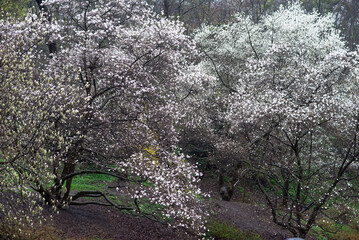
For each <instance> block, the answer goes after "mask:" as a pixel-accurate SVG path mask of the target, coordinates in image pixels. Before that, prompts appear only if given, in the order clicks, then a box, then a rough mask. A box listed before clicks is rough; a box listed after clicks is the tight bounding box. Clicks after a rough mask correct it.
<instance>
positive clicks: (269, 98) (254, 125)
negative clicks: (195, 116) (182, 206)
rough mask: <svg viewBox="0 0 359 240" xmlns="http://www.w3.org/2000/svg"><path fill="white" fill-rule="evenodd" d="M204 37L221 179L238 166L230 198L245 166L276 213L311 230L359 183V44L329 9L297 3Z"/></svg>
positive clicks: (208, 30) (226, 193)
mask: <svg viewBox="0 0 359 240" xmlns="http://www.w3.org/2000/svg"><path fill="white" fill-rule="evenodd" d="M196 39H197V41H198V42H199V44H200V45H201V47H202V48H203V56H204V57H205V60H204V61H203V62H202V66H203V68H204V69H205V70H206V71H207V73H208V74H211V75H212V76H214V77H215V78H216V81H215V82H213V80H212V81H211V82H209V83H207V86H210V90H209V91H207V93H209V94H205V95H204V96H203V95H201V96H202V98H204V99H206V101H207V105H211V106H213V107H212V109H211V111H207V116H208V118H209V119H211V120H212V123H213V124H212V126H213V129H214V130H212V131H211V132H212V134H215V135H217V138H218V139H221V141H220V142H219V143H217V144H216V148H217V152H219V153H221V151H226V152H227V156H228V157H227V158H226V159H220V158H218V159H217V160H220V161H218V164H219V166H220V168H222V170H221V174H222V175H221V174H220V179H221V178H222V182H221V181H220V184H224V182H223V172H225V169H227V172H229V173H230V174H232V175H230V176H231V180H230V182H229V183H228V186H222V188H221V191H222V192H221V193H222V196H223V199H225V200H229V199H230V197H231V195H232V194H233V187H234V186H235V184H236V183H238V180H239V177H240V173H241V172H242V170H243V167H244V166H245V167H247V168H249V169H250V170H251V172H253V173H254V174H255V176H256V178H257V182H258V185H259V187H260V189H261V191H262V192H263V194H264V196H265V198H266V200H267V203H268V205H269V206H270V208H271V209H272V214H273V220H274V222H276V223H277V224H279V225H281V226H283V227H285V228H287V229H289V230H290V231H291V232H292V233H293V234H294V235H296V236H300V237H305V235H306V234H307V233H308V231H309V230H310V229H311V227H312V226H313V224H314V222H315V220H316V218H317V216H318V215H321V216H324V215H325V214H327V213H326V212H325V209H327V208H328V206H332V205H334V206H335V204H340V202H343V200H341V201H337V200H338V199H339V198H341V199H345V200H346V201H347V200H348V196H350V194H351V192H352V191H353V188H352V187H353V186H352V185H351V184H350V179H352V178H350V177H349V176H356V172H357V166H358V165H357V162H358V154H359V152H358V142H357V134H358V120H359V119H358V107H357V96H358V95H357V89H356V88H357V84H358V83H357V79H358V76H357V74H358V66H359V65H358V63H359V62H358V55H357V53H356V52H348V51H347V49H346V48H345V47H344V42H343V41H342V40H341V38H340V36H339V33H338V32H337V31H336V30H335V29H334V27H333V24H332V16H331V15H328V16H324V17H320V16H319V15H318V14H317V13H311V14H308V13H306V12H305V11H304V10H302V8H301V6H300V5H299V4H298V3H296V4H293V5H291V6H289V7H288V8H285V9H284V8H281V9H280V10H278V11H277V12H275V13H273V14H272V15H268V16H266V17H264V18H263V20H262V21H260V22H259V23H257V24H255V23H253V22H252V21H251V20H249V19H248V18H246V17H242V16H237V17H236V20H235V21H234V22H233V23H231V24H228V25H222V26H218V27H214V26H205V27H203V28H202V29H201V30H200V31H198V32H197V34H196ZM216 122H217V123H218V122H219V123H220V125H218V124H215V123H216ZM228 152H229V153H228ZM231 154H232V156H234V157H233V158H232V159H229V158H231ZM222 156H223V155H222ZM224 156H226V155H224ZM223 169H224V170H223ZM347 203H348V202H347Z"/></svg>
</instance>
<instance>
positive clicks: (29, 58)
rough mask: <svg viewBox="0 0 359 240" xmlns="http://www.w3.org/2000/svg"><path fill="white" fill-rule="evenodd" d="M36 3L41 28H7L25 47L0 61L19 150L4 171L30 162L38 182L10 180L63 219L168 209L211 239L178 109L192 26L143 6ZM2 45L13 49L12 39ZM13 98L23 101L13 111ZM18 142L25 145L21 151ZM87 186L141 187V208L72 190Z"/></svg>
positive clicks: (35, 22)
mask: <svg viewBox="0 0 359 240" xmlns="http://www.w3.org/2000/svg"><path fill="white" fill-rule="evenodd" d="M37 3H38V4H39V7H40V10H41V14H42V15H43V16H44V17H43V18H41V19H35V17H34V16H30V17H29V19H31V21H32V24H31V25H29V24H28V23H26V22H19V23H18V25H19V26H20V27H23V28H20V29H17V28H16V27H17V26H18V25H12V24H7V25H6V26H5V25H4V26H5V27H4V32H5V30H6V29H11V31H10V33H11V34H15V35H14V36H12V35H11V34H9V35H11V36H10V37H9V38H13V39H14V41H17V36H18V37H19V38H21V40H22V41H21V42H18V44H22V43H23V45H20V46H19V47H17V46H15V47H17V48H16V49H15V51H14V54H15V55H11V54H10V53H8V52H11V51H12V50H13V49H12V48H13V45H12V43H14V41H13V42H8V43H9V44H8V45H7V46H9V47H8V49H5V50H6V54H7V55H6V54H5V53H4V55H3V57H2V59H4V60H3V61H4V62H5V63H6V64H7V65H1V67H2V68H1V70H2V71H9V72H10V73H9V74H12V75H11V76H12V79H15V80H16V81H12V80H8V81H7V80H6V79H9V78H6V77H4V78H2V79H4V80H3V82H2V84H4V85H5V86H6V88H2V89H1V91H4V92H7V94H8V95H2V99H1V101H4V103H3V104H2V105H1V106H2V107H3V109H4V110H1V111H5V113H6V114H5V113H4V114H1V119H2V120H4V124H3V121H2V122H1V124H2V125H1V133H0V134H1V137H2V138H1V142H8V143H9V144H8V145H6V144H5V145H2V146H6V147H2V148H1V151H2V152H0V154H1V155H0V157H1V159H3V160H2V162H1V163H0V164H2V165H4V166H12V163H13V161H15V160H16V161H19V164H25V163H26V161H29V160H30V159H31V164H29V166H23V167H27V168H28V169H27V170H28V171H23V170H22V171H18V172H16V171H15V170H14V171H15V172H13V173H12V174H15V173H16V174H17V175H18V176H19V178H20V177H21V179H22V178H24V179H25V178H26V179H27V180H28V181H27V182H29V184H30V185H28V184H27V182H26V183H25V182H20V183H19V185H18V186H22V187H26V186H31V187H32V189H34V190H35V191H37V192H39V193H40V194H41V196H42V197H43V198H44V200H45V202H46V203H48V204H50V205H55V206H56V207H59V208H63V207H66V206H68V205H86V204H98V205H105V206H114V207H117V208H118V209H122V210H137V211H140V209H141V208H140V206H139V200H141V199H145V200H148V201H151V202H153V203H156V204H159V205H162V206H164V207H165V209H166V213H165V214H166V217H168V219H172V220H173V221H174V225H175V226H180V227H185V228H191V229H193V230H194V231H195V232H197V233H199V232H201V231H203V218H202V217H203V212H202V211H201V209H200V206H199V200H198V195H199V194H201V193H200V191H199V189H198V188H197V187H196V186H195V183H196V181H197V177H198V176H199V175H200V174H199V172H198V171H197V170H196V169H195V167H193V166H192V165H191V164H189V163H188V162H186V160H185V159H184V158H183V156H182V155H181V154H180V153H178V152H176V144H177V133H176V131H175V129H174V125H175V124H176V123H177V122H178V121H179V120H180V119H181V117H182V115H183V114H184V113H183V111H185V110H184V108H183V107H182V106H181V105H180V103H178V101H177V100H178V98H179V97H180V96H182V92H181V91H180V89H181V86H182V85H181V79H184V75H185V74H184V73H186V72H188V66H189V63H190V62H191V61H192V60H191V55H192V54H195V52H196V51H195V46H194V43H193V42H192V41H191V40H190V39H189V38H188V37H187V36H186V35H185V34H184V31H185V30H184V28H183V27H182V25H181V24H180V23H179V22H174V21H170V20H167V19H163V18H160V17H158V16H156V15H155V14H153V13H152V11H151V8H150V7H149V6H148V5H147V4H146V3H145V2H143V1H125V0H116V1H115V0H108V1H103V0H99V1H93V0H91V1H90V0H89V1H72V0H71V1H70V0H47V1H43V2H42V1H37ZM29 21H30V20H29ZM31 26H34V27H31ZM28 33H31V34H28ZM4 34H5V33H4ZM6 34H8V33H6ZM16 34H18V35H16ZM4 36H6V35H4ZM30 36H31V37H32V38H31V37H30ZM1 40H2V41H4V42H7V38H3V36H2V35H1ZM26 46H28V49H27V48H26ZM46 46H47V47H46ZM5 50H4V51H5ZM21 50H26V52H25V53H24V54H23V55H21V54H22V52H21ZM23 56H26V57H23ZM13 58H14V60H12V59H13ZM10 60H11V61H15V63H16V64H18V65H19V66H20V67H17V66H18V65H15V64H14V63H12V62H11V61H10ZM16 61H17V62H16ZM6 66H10V67H12V70H9V69H8V68H6ZM21 67H23V68H24V70H22V68H21ZM25 77H26V80H28V81H27V82H26V81H25V80H22V79H23V78H25ZM183 81H184V80H183ZM10 88H11V89H10ZM15 90H16V91H15ZM11 91H14V92H16V93H18V97H16V95H14V97H13V99H14V100H13V102H12V104H13V105H10V104H9V103H8V102H9V100H10V99H12V98H10V95H11V94H10V93H11ZM3 96H9V99H7V98H3ZM12 106H14V107H12ZM22 124H23V125H24V126H23V125H22ZM8 125H9V126H12V127H9V126H8ZM9 131H15V132H16V131H19V134H13V133H11V132H9ZM32 131H34V132H32ZM16 136H19V137H21V141H23V142H21V141H19V140H17V139H14V140H12V138H15V137H16ZM16 141H18V142H16ZM26 141H29V143H27V142H26ZM15 146H16V147H17V148H16V147H15ZM3 148H4V149H5V150H2V149H3ZM33 148H34V149H33ZM25 150H26V152H24V151H25ZM17 154H18V155H17ZM12 158H14V159H15V160H11V159H12ZM88 163H90V165H89V164H88ZM9 164H10V165H9ZM88 166H93V168H89V167H88ZM84 174H105V175H110V176H114V177H117V178H118V179H119V180H123V181H133V182H137V183H139V184H133V185H131V186H134V188H136V189H134V190H133V191H132V192H133V196H132V197H133V200H134V206H135V207H132V206H127V205H119V204H117V203H115V201H113V200H111V199H110V198H108V197H107V196H106V194H105V193H104V192H101V191H79V192H76V193H72V191H71V184H72V179H73V178H74V177H77V176H80V175H84ZM9 179H13V178H9ZM143 182H147V183H149V184H150V185H152V187H145V186H142V185H141V183H143ZM84 197H102V198H103V201H98V202H95V201H90V202H89V201H85V200H80V199H81V198H84Z"/></svg>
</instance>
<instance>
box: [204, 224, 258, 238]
mask: <svg viewBox="0 0 359 240" xmlns="http://www.w3.org/2000/svg"><path fill="white" fill-rule="evenodd" d="M207 227H208V230H209V231H208V234H207V236H208V237H209V238H211V237H212V238H215V239H220V240H261V237H260V236H259V235H258V234H255V233H252V232H243V231H240V230H238V229H236V228H235V226H233V225H230V224H228V223H225V222H222V221H220V220H212V221H209V222H208V225H207Z"/></svg>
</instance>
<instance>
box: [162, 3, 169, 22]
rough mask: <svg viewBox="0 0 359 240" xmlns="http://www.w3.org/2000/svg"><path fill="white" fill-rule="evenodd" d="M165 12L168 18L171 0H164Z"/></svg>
mask: <svg viewBox="0 0 359 240" xmlns="http://www.w3.org/2000/svg"><path fill="white" fill-rule="evenodd" d="M163 13H164V15H165V17H166V18H168V17H169V16H170V2H169V0H163Z"/></svg>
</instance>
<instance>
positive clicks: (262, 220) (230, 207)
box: [214, 200, 292, 240]
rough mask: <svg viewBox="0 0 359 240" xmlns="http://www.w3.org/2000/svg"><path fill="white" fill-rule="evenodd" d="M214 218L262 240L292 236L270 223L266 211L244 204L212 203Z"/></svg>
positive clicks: (281, 239) (275, 239)
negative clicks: (256, 235)
mask: <svg viewBox="0 0 359 240" xmlns="http://www.w3.org/2000/svg"><path fill="white" fill-rule="evenodd" d="M214 211H215V212H216V217H217V218H219V219H221V220H223V221H225V222H227V223H229V224H232V225H234V226H236V227H237V228H238V229H240V230H242V231H252V232H255V233H258V234H259V235H261V237H262V238H263V240H283V239H285V238H287V237H292V234H291V233H290V232H289V231H287V230H285V229H282V228H281V227H280V226H278V225H276V224H275V223H273V222H272V219H271V214H270V212H269V210H268V209H264V208H261V207H258V206H254V205H251V204H246V203H239V202H227V201H219V200H216V201H214Z"/></svg>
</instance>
